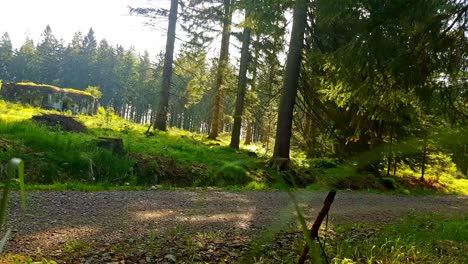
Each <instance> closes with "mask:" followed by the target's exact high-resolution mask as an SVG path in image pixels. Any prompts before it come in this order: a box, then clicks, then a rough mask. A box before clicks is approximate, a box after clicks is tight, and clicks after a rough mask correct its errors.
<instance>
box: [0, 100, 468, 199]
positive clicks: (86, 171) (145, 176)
mask: <svg viewBox="0 0 468 264" xmlns="http://www.w3.org/2000/svg"><path fill="white" fill-rule="evenodd" d="M46 114H59V115H63V114H61V113H59V112H55V111H48V110H42V109H39V108H33V107H29V106H22V105H17V104H12V103H6V102H4V101H0V149H1V150H2V151H0V163H5V162H6V161H7V160H9V159H10V158H11V157H14V156H16V157H21V158H22V159H24V160H25V162H26V164H27V165H26V174H27V180H26V181H27V183H28V184H29V186H30V187H29V188H30V189H74V190H101V189H108V188H117V189H141V188H151V187H152V188H172V187H208V186H211V187H229V188H231V189H232V188H235V189H268V188H276V189H277V188H280V189H281V188H285V187H287V186H299V187H307V188H309V189H326V188H338V189H366V190H368V189H374V190H381V191H382V190H388V191H397V192H405V193H412V192H416V193H418V192H420V191H421V190H422V191H429V192H452V193H453V192H455V193H468V190H467V186H468V180H466V179H456V178H453V177H451V176H450V175H442V177H440V176H439V177H438V178H439V179H438V180H436V179H435V178H429V180H428V181H425V182H420V181H418V180H416V178H415V177H411V176H408V175H407V176H406V177H396V178H388V177H384V178H376V177H374V176H371V175H366V174H363V173H358V172H357V171H356V169H355V168H353V167H352V166H349V164H348V165H347V164H346V163H343V164H337V162H336V161H333V160H329V159H313V160H307V159H305V158H304V157H305V156H304V155H303V154H301V153H300V152H294V153H293V161H294V164H295V166H294V167H293V170H292V171H290V172H289V173H288V174H286V175H285V174H282V176H280V174H279V173H278V172H276V171H275V170H272V169H270V168H269V167H268V157H269V156H268V154H269V153H268V152H267V151H266V150H265V149H264V148H262V146H261V145H249V146H242V148H241V150H239V151H236V150H233V149H231V148H229V147H228V146H227V145H228V142H227V141H228V140H223V137H220V140H216V141H214V140H208V139H207V138H206V136H204V135H200V134H194V133H190V132H187V131H183V130H178V129H171V130H170V131H169V132H167V133H166V132H153V131H151V132H150V133H149V134H148V135H147V134H145V132H146V131H147V129H148V128H147V127H145V126H143V125H138V124H135V123H132V122H128V121H125V120H123V119H122V118H120V117H118V116H116V115H114V114H113V113H107V112H106V111H105V110H104V109H102V108H101V109H100V110H99V111H98V114H97V115H95V116H86V115H78V116H73V117H71V116H70V118H75V119H76V121H78V122H80V123H82V124H83V125H85V127H86V128H87V129H86V130H87V132H86V133H75V132H65V131H63V129H61V128H60V127H58V126H54V127H50V126H44V125H41V124H38V123H37V122H35V121H32V120H31V118H32V117H33V116H38V115H46ZM64 116H67V115H64ZM99 137H111V138H122V139H123V143H124V149H125V154H122V155H119V154H113V153H112V152H111V151H109V150H107V149H103V148H97V147H96V145H97V139H98V138H99ZM265 154H266V155H265ZM402 171H403V172H405V171H406V173H407V174H408V170H402ZM429 172H430V170H429Z"/></svg>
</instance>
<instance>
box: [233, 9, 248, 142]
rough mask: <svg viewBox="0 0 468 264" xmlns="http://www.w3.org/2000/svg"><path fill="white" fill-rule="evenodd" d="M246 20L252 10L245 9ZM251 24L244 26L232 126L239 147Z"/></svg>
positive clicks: (234, 138)
mask: <svg viewBox="0 0 468 264" xmlns="http://www.w3.org/2000/svg"><path fill="white" fill-rule="evenodd" d="M245 12H246V14H245V20H247V19H248V18H249V16H250V11H248V10H246V11H245ZM250 32H251V28H250V26H246V27H245V28H244V32H243V36H242V38H243V39H242V49H241V58H240V67H239V83H238V85H237V98H236V110H235V112H234V125H233V126H232V133H231V144H230V145H229V146H230V147H231V148H234V149H239V143H240V134H241V127H242V114H243V112H244V98H245V91H246V89H247V69H248V68H249V63H250V52H249V49H250Z"/></svg>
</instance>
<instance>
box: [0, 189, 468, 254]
mask: <svg viewBox="0 0 468 264" xmlns="http://www.w3.org/2000/svg"><path fill="white" fill-rule="evenodd" d="M325 196H326V193H324V192H305V191H304V192H298V193H297V201H298V202H299V203H300V204H301V206H303V208H304V212H305V215H306V216H307V217H309V218H308V219H312V218H314V216H315V215H316V214H317V212H318V210H320V208H321V205H322V203H323V199H324V198H325ZM18 201H19V196H18V194H17V193H13V195H12V197H11V205H12V207H11V211H10V216H9V225H10V226H11V227H12V229H13V231H14V232H13V236H12V239H11V241H10V242H9V249H10V250H11V251H13V252H34V251H37V250H38V249H40V250H42V251H50V250H56V249H59V248H61V246H63V244H64V243H66V242H68V241H72V240H92V241H93V242H102V243H116V242H119V241H121V240H123V239H129V238H138V237H141V236H144V235H148V233H149V232H165V231H167V230H170V229H174V228H175V227H177V228H183V230H186V231H187V232H189V231H194V232H197V231H208V230H213V231H217V230H221V231H229V232H236V233H239V234H244V235H246V236H248V235H249V234H253V233H255V232H258V230H261V229H263V228H265V227H267V226H268V225H270V224H272V223H275V222H279V221H285V220H286V221H294V220H293V219H294V211H293V209H292V208H293V206H292V204H291V199H290V198H289V197H288V194H287V193H284V192H276V191H271V192H221V191H129V192H92V193H85V192H30V193H27V202H28V206H27V212H26V214H24V213H22V212H21V209H20V205H19V202H18ZM411 212H417V213H437V214H462V213H464V214H466V213H467V212H468V196H463V195H460V196H457V195H447V196H403V195H388V194H367V193H355V192H338V194H337V196H336V199H335V202H334V203H333V205H332V209H331V212H330V221H331V222H332V223H334V224H343V223H384V222H388V221H394V220H396V219H398V218H401V217H403V216H405V215H407V214H409V213H411Z"/></svg>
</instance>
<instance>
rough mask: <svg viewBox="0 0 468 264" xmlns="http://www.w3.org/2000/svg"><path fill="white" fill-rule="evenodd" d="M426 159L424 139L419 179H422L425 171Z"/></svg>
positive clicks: (425, 141)
mask: <svg viewBox="0 0 468 264" xmlns="http://www.w3.org/2000/svg"><path fill="white" fill-rule="evenodd" d="M426 159H427V139H424V146H423V153H422V162H421V163H422V164H421V180H424V173H425V171H426V162H427V161H426Z"/></svg>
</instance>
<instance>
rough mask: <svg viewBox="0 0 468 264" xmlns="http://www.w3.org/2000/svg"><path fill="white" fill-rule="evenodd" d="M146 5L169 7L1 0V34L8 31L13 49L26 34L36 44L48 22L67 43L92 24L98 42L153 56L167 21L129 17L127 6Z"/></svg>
mask: <svg viewBox="0 0 468 264" xmlns="http://www.w3.org/2000/svg"><path fill="white" fill-rule="evenodd" d="M148 4H151V5H157V6H163V7H169V0H152V1H149V0H0V35H3V33H4V32H8V34H9V35H10V38H11V40H12V42H13V47H14V48H19V47H20V46H21V45H22V44H23V42H24V40H25V38H26V36H29V37H30V38H32V39H33V40H34V42H35V43H36V44H37V43H38V42H39V41H40V39H41V34H42V32H43V31H44V29H45V27H46V25H47V24H49V25H50V27H51V28H52V33H53V34H54V35H55V37H56V38H57V39H63V40H64V42H65V43H66V44H68V43H69V42H70V41H71V39H72V37H73V35H74V33H75V32H76V31H81V32H83V35H85V34H86V33H87V32H88V30H89V28H90V27H92V28H93V30H94V32H95V36H96V38H97V40H98V41H100V40H101V39H102V38H105V39H107V41H108V42H109V43H110V44H111V45H114V46H115V45H117V44H119V45H122V46H124V47H125V48H130V47H132V46H133V47H134V48H135V49H136V51H137V52H139V53H141V54H142V53H143V52H144V51H145V50H147V51H148V52H149V53H150V54H151V56H152V58H153V59H154V56H155V55H156V54H157V53H158V52H159V51H160V50H163V49H164V47H165V41H166V34H165V32H164V31H163V30H161V28H166V27H167V22H166V21H161V22H160V23H161V24H160V25H157V27H156V28H152V27H149V26H146V25H145V21H148V20H147V19H145V18H142V17H136V16H130V15H129V8H128V6H132V7H142V6H147V5H148Z"/></svg>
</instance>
